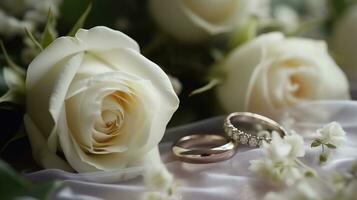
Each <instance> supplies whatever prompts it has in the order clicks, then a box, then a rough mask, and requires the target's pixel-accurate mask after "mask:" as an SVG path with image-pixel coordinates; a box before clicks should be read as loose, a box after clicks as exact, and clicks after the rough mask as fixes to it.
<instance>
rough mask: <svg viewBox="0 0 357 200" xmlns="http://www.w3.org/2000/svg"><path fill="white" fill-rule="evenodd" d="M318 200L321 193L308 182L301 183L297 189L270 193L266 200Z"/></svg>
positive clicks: (291, 188)
mask: <svg viewBox="0 0 357 200" xmlns="http://www.w3.org/2000/svg"><path fill="white" fill-rule="evenodd" d="M286 199H289V200H318V199H322V198H321V196H320V195H319V193H318V192H317V191H316V190H315V188H314V187H312V186H311V185H310V184H308V183H307V182H300V183H298V184H297V185H295V187H288V188H287V189H286V190H283V191H281V192H269V193H268V194H267V195H266V196H265V197H264V200H286Z"/></svg>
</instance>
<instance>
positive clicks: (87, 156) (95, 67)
mask: <svg viewBox="0 0 357 200" xmlns="http://www.w3.org/2000/svg"><path fill="white" fill-rule="evenodd" d="M26 91H27V93H26V94H27V102H26V103H27V105H26V107H27V110H26V115H25V126H26V130H27V132H28V136H29V139H30V142H31V146H32V150H33V155H34V158H35V159H36V161H37V162H38V163H39V164H41V165H42V166H43V167H45V168H60V169H64V170H71V168H73V169H75V170H76V171H78V172H90V171H99V170H103V171H107V170H115V169H120V168H125V167H130V166H141V165H145V164H147V162H149V163H155V162H159V161H160V160H159V153H158V150H157V145H158V143H159V141H160V140H161V138H162V136H163V134H164V131H165V128H166V125H167V123H168V121H169V120H170V118H171V116H172V114H173V113H174V112H175V110H176V109H177V107H178V103H179V100H178V98H177V96H176V94H175V92H174V90H173V88H172V85H171V83H170V80H169V78H168V76H167V75H166V74H165V73H164V72H163V71H162V70H161V68H160V67H158V66H157V65H156V64H155V63H153V62H151V61H150V60H148V59H146V58H145V57H144V56H143V55H141V54H140V52H139V47H138V45H137V43H136V42H135V41H134V40H132V39H131V38H129V37H128V36H126V35H125V34H123V33H121V32H119V31H114V30H112V29H109V28H106V27H95V28H92V29H90V30H83V29H82V30H79V31H78V32H77V34H76V36H75V37H61V38H58V39H57V40H55V41H54V42H53V43H52V44H51V45H50V46H49V47H48V48H46V49H45V50H44V51H43V52H41V54H39V56H37V57H36V58H35V59H34V61H33V62H32V63H31V64H30V66H29V68H28V72H27V79H26ZM58 151H61V152H63V157H64V158H65V159H62V157H60V156H58V155H57V154H56V153H57V152H58ZM65 160H66V161H67V162H68V163H69V165H68V164H67V162H66V161H65Z"/></svg>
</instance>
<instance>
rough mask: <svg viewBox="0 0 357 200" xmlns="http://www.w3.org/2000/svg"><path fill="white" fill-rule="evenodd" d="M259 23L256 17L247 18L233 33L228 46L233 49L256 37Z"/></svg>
mask: <svg viewBox="0 0 357 200" xmlns="http://www.w3.org/2000/svg"><path fill="white" fill-rule="evenodd" d="M258 25H259V22H258V19H257V18H256V17H250V18H249V19H247V20H246V22H245V23H244V24H243V25H241V26H239V27H238V28H237V30H236V31H235V32H234V33H233V34H232V36H231V38H230V40H229V43H228V46H229V47H230V48H231V49H233V48H235V47H238V46H240V45H242V44H244V43H246V42H248V41H250V40H252V39H253V38H255V37H256V36H257V33H258Z"/></svg>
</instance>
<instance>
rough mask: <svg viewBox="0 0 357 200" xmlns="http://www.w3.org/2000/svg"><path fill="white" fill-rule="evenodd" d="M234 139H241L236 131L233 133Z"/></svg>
mask: <svg viewBox="0 0 357 200" xmlns="http://www.w3.org/2000/svg"><path fill="white" fill-rule="evenodd" d="M232 139H233V140H234V141H237V140H238V139H239V135H238V133H237V132H234V133H233V135H232Z"/></svg>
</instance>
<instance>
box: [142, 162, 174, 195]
mask: <svg viewBox="0 0 357 200" xmlns="http://www.w3.org/2000/svg"><path fill="white" fill-rule="evenodd" d="M144 182H145V185H146V186H147V187H149V188H151V189H155V190H162V191H166V190H168V189H170V188H171V187H172V186H173V183H174V177H173V175H172V174H171V173H170V172H169V171H167V169H166V168H165V167H164V166H162V167H154V168H151V169H148V170H147V171H146V174H145V175H144Z"/></svg>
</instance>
